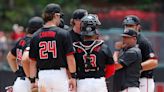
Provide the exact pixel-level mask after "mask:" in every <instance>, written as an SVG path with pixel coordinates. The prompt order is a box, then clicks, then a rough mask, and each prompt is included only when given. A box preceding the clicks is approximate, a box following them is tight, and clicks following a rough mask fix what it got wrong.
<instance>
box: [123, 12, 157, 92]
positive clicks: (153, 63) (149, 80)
mask: <svg viewBox="0 0 164 92" xmlns="http://www.w3.org/2000/svg"><path fill="white" fill-rule="evenodd" d="M123 25H124V27H125V28H133V29H135V30H136V31H137V32H138V36H137V44H138V45H139V48H140V49H141V53H142V63H141V65H142V72H141V76H140V91H141V92H154V89H155V84H154V80H153V69H154V68H156V67H157V65H158V59H157V57H156V55H155V53H154V50H153V48H152V45H151V43H150V41H149V40H148V39H147V38H146V37H144V36H143V35H142V34H141V33H140V31H141V25H140V19H139V18H138V17H137V16H135V15H129V16H126V17H125V18H124V21H123Z"/></svg>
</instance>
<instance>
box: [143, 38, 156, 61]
mask: <svg viewBox="0 0 164 92" xmlns="http://www.w3.org/2000/svg"><path fill="white" fill-rule="evenodd" d="M142 44H143V47H142V48H141V52H142V57H144V58H143V59H145V60H147V59H151V58H156V55H155V53H154V50H153V48H152V45H151V43H150V42H149V41H148V40H146V41H145V42H144V43H142ZM145 60H144V61H145Z"/></svg>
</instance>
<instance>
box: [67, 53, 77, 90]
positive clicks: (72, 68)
mask: <svg viewBox="0 0 164 92" xmlns="http://www.w3.org/2000/svg"><path fill="white" fill-rule="evenodd" d="M67 64H68V69H69V72H70V73H71V75H72V77H74V74H75V72H76V63H75V58H74V55H73V54H72V55H68V56H67ZM69 88H70V91H75V90H76V79H75V78H71V79H70V80H69Z"/></svg>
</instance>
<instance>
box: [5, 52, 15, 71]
mask: <svg viewBox="0 0 164 92" xmlns="http://www.w3.org/2000/svg"><path fill="white" fill-rule="evenodd" d="M7 61H8V63H9V65H10V68H11V69H12V71H13V72H16V71H17V64H16V57H15V56H14V55H13V54H12V53H11V52H9V53H8V54H7Z"/></svg>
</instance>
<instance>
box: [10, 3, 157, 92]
mask: <svg viewBox="0 0 164 92" xmlns="http://www.w3.org/2000/svg"><path fill="white" fill-rule="evenodd" d="M61 11H62V10H61V7H60V5H58V4H54V3H51V4H48V5H47V6H46V7H45V8H44V11H43V14H42V15H43V16H42V18H41V17H37V16H36V17H32V18H31V19H30V20H29V22H28V28H27V35H26V36H25V37H24V38H22V39H20V40H19V41H18V42H17V43H16V45H15V47H14V48H13V49H12V50H11V51H10V52H9V53H8V55H7V60H8V63H9V65H10V67H11V69H12V71H13V72H14V73H15V74H16V76H17V79H16V80H15V82H14V84H13V86H10V87H7V92H154V89H155V87H154V85H155V84H154V80H153V69H154V68H156V67H157V65H158V59H157V56H156V55H155V53H154V51H153V49H152V46H151V43H150V42H149V41H148V39H147V38H145V37H144V36H143V35H142V34H141V33H140V31H141V25H140V19H139V18H138V17H137V16H135V15H128V16H126V17H125V18H124V19H123V26H124V31H123V33H122V34H121V35H120V36H121V37H122V40H121V41H119V42H116V43H115V51H114V53H113V54H112V52H111V50H110V46H109V45H107V44H105V43H104V40H103V39H101V38H100V33H99V31H98V28H99V26H100V25H101V22H100V21H99V18H98V16H97V15H96V14H89V13H88V11H87V10H85V9H76V10H75V11H74V12H73V15H72V18H71V20H70V23H71V26H72V27H71V28H70V29H68V28H67V27H66V25H64V23H63V19H62V15H63V13H62V12H61ZM107 79H112V80H113V82H109V81H107ZM108 83H109V84H112V86H108Z"/></svg>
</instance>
